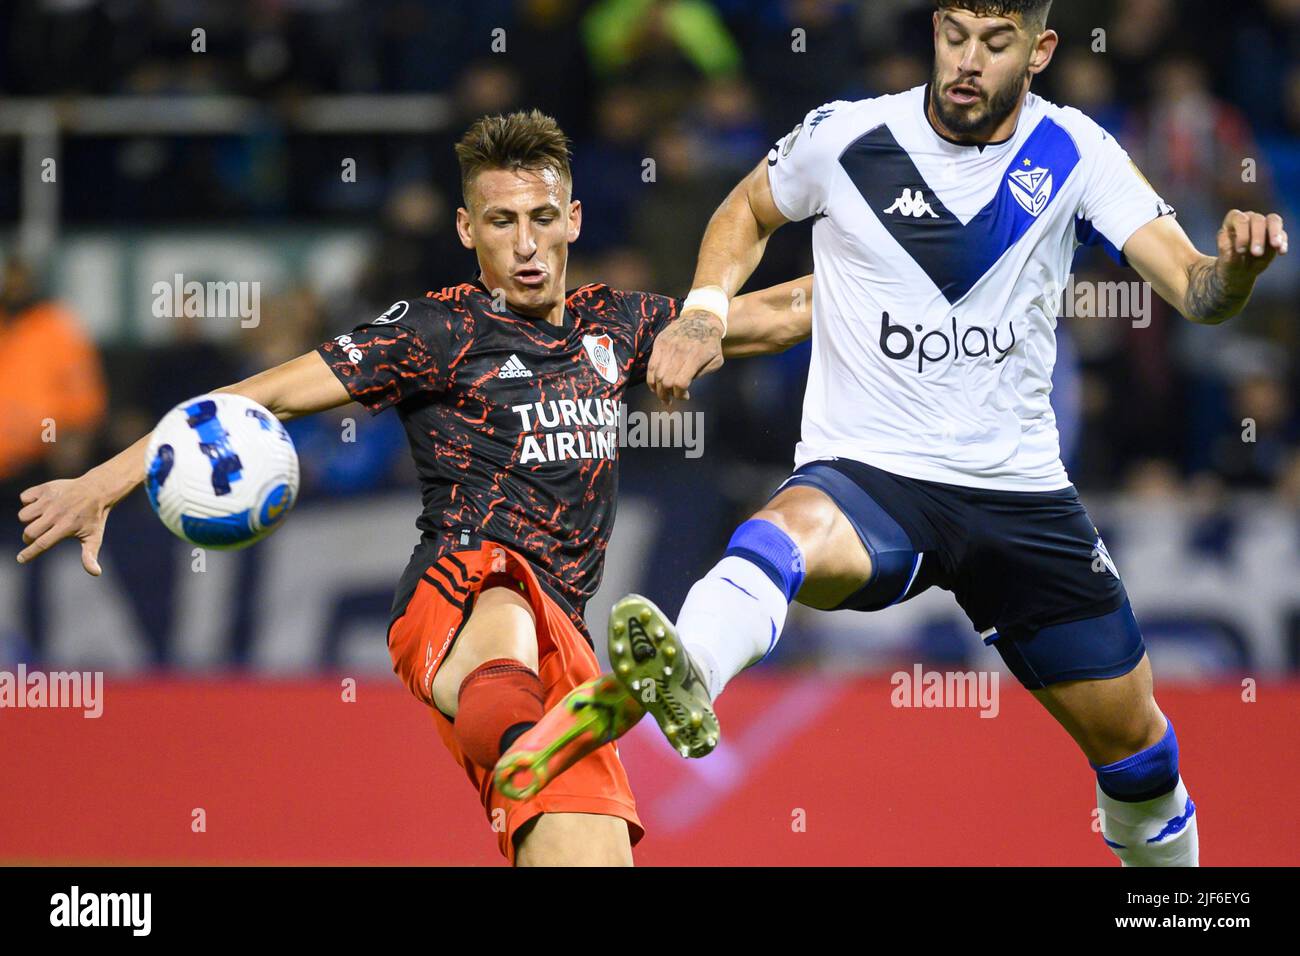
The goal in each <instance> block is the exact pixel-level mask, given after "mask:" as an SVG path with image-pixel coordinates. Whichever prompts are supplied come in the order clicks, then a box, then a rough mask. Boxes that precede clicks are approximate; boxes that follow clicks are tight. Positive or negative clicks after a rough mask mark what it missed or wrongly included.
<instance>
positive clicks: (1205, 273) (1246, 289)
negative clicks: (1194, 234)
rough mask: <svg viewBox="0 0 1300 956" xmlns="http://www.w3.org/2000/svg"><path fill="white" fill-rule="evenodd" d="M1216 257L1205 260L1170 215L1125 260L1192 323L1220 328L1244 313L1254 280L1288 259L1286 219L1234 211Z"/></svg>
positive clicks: (1137, 236) (1131, 243)
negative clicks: (1279, 260)
mask: <svg viewBox="0 0 1300 956" xmlns="http://www.w3.org/2000/svg"><path fill="white" fill-rule="evenodd" d="M1218 240H1219V249H1218V253H1219V254H1218V255H1217V256H1207V255H1202V254H1201V253H1200V252H1199V251H1198V250H1197V248H1196V247H1195V246H1194V245H1192V241H1191V239H1189V238H1188V237H1187V233H1185V232H1184V231H1183V228H1182V226H1180V225H1179V224H1178V222H1177V221H1176V220H1175V219H1173V217H1171V216H1162V217H1161V218H1159V219H1155V220H1152V221H1151V222H1149V223H1147V224H1146V225H1145V226H1143V227H1142V228H1141V229H1139V230H1138V231H1137V232H1135V233H1134V234H1133V236H1132V237H1131V238H1130V239H1129V240H1128V242H1126V243H1125V244H1124V255H1125V257H1126V258H1127V259H1128V261H1129V262H1130V263H1131V264H1132V265H1133V268H1135V269H1137V271H1138V274H1139V275H1141V276H1142V278H1143V279H1145V280H1146V281H1147V282H1150V283H1151V286H1152V288H1154V289H1155V290H1156V292H1157V293H1158V294H1159V295H1160V297H1161V298H1162V299H1164V300H1165V301H1166V302H1168V303H1169V304H1170V305H1172V306H1173V307H1174V308H1175V309H1177V310H1178V311H1179V312H1180V313H1182V315H1184V316H1185V317H1186V318H1188V319H1190V320H1191V321H1193V322H1198V323H1202V324H1206V325H1218V324H1219V323H1220V322H1224V321H1226V320H1228V319H1230V318H1232V317H1233V316H1234V315H1236V314H1237V313H1238V312H1240V311H1241V310H1242V309H1243V308H1244V307H1245V305H1246V302H1247V301H1248V300H1249V299H1250V294H1251V292H1252V290H1253V289H1254V288H1255V280H1256V279H1258V278H1259V275H1260V273H1262V272H1263V271H1264V270H1265V269H1267V268H1268V267H1269V265H1270V264H1271V263H1272V262H1273V260H1274V259H1275V258H1276V257H1277V256H1278V255H1279V254H1280V255H1286V252H1287V235H1286V228H1285V226H1284V225H1283V222H1282V217H1281V216H1279V215H1277V214H1276V213H1273V214H1271V215H1268V216H1265V215H1263V214H1262V213H1257V212H1242V211H1240V210H1238V209H1233V210H1232V211H1231V212H1229V213H1228V215H1227V216H1225V217H1224V220H1223V225H1222V226H1221V227H1220V229H1219V236H1218Z"/></svg>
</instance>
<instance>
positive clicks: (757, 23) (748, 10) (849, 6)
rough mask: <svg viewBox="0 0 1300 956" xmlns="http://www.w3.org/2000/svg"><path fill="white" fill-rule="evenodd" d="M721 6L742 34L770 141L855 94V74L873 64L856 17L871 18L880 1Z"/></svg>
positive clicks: (782, 0) (740, 1)
mask: <svg viewBox="0 0 1300 956" xmlns="http://www.w3.org/2000/svg"><path fill="white" fill-rule="evenodd" d="M720 6H721V7H722V9H723V10H724V11H725V12H726V13H727V15H728V17H729V21H730V23H731V24H732V25H733V29H734V30H735V31H736V32H737V34H738V35H739V36H741V37H742V38H743V40H742V42H743V48H744V51H745V63H746V67H747V70H748V74H749V77H750V79H751V80H752V81H753V83H754V84H755V86H756V88H757V90H758V98H759V100H760V102H762V103H763V108H764V119H765V120H766V121H767V123H768V124H769V125H768V127H767V130H766V132H767V138H768V139H769V140H770V139H774V138H776V137H778V136H783V135H785V134H786V133H787V132H789V131H790V127H792V126H794V124H795V123H797V122H799V120H801V119H802V118H803V117H804V116H805V115H806V114H807V113H808V112H809V111H810V110H812V109H814V108H815V107H817V106H820V105H821V104H822V103H826V102H828V101H830V100H835V99H842V98H845V97H846V96H850V95H852V91H853V88H854V80H855V78H856V77H857V76H858V75H859V71H860V69H861V67H862V66H863V64H865V63H868V62H870V60H869V58H868V57H867V56H865V55H864V51H863V45H862V43H861V41H860V33H859V30H858V29H857V26H856V23H855V19H856V18H858V17H867V16H869V13H868V12H867V11H868V9H869V8H877V7H878V5H877V4H857V3H851V2H846V0H763V2H759V3H751V2H749V0H722V2H721V3H720ZM872 35H873V36H874V35H875V34H872Z"/></svg>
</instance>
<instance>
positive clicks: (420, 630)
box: [388, 541, 645, 863]
mask: <svg viewBox="0 0 1300 956" xmlns="http://www.w3.org/2000/svg"><path fill="white" fill-rule="evenodd" d="M503 574H504V575H506V576H508V577H509V578H511V579H513V580H514V581H516V582H518V583H519V585H521V586H522V587H521V590H522V591H523V593H524V595H525V596H526V597H527V599H528V603H529V604H530V605H532V609H533V616H534V618H535V619H536V621H537V665H538V676H539V677H540V678H541V681H542V686H543V688H544V689H545V692H546V701H545V705H546V708H547V709H548V710H549V709H550V708H551V707H554V706H555V705H556V704H557V703H559V701H560V700H561V698H563V697H564V695H565V694H567V693H568V692H569V691H571V690H573V688H575V687H577V686H578V685H579V684H581V683H583V682H584V681H588V680H590V679H591V678H593V677H596V676H598V675H599V674H600V664H599V662H598V661H597V660H596V655H595V653H594V652H593V651H592V649H591V645H590V644H588V643H587V641H586V639H585V638H584V637H583V636H582V634H581V633H580V632H579V631H578V629H577V627H576V626H574V623H573V621H572V620H570V618H569V616H568V615H567V614H566V613H565V612H564V610H563V609H562V608H561V607H560V606H559V605H558V604H557V603H556V602H555V601H554V600H553V599H552V598H551V597H550V595H548V594H547V593H546V592H545V591H544V590H542V586H541V585H540V584H539V583H538V582H537V577H536V575H534V574H533V569H532V568H531V567H530V566H529V564H528V562H527V561H526V560H525V559H524V558H522V557H520V556H519V555H518V554H516V553H515V552H514V551H511V550H510V549H509V548H506V547H504V546H502V545H499V544H494V543H492V542H488V541H485V542H483V544H482V545H481V546H480V547H479V548H477V549H474V550H467V551H456V552H450V553H447V554H444V555H443V556H442V557H441V558H439V559H438V561H437V562H435V563H434V564H433V565H431V566H430V567H429V569H428V570H427V571H426V572H425V573H424V576H423V578H422V579H421V580H420V582H419V584H418V585H417V586H416V589H415V593H414V594H413V595H412V596H411V600H410V603H409V604H407V606H406V610H405V611H404V612H403V613H402V616H401V617H399V618H398V619H397V620H396V621H394V622H393V624H392V627H390V628H389V630H388V651H389V653H390V654H391V655H392V658H393V670H394V671H395V672H396V673H397V676H398V677H400V678H401V679H402V680H403V681H404V682H405V684H406V686H407V687H408V688H410V690H411V693H413V694H414V695H415V696H416V697H418V698H419V699H420V700H421V701H423V702H424V703H425V704H427V705H428V706H429V709H430V711H431V712H432V714H433V721H434V724H436V725H437V728H438V734H439V735H440V736H441V737H442V741H443V743H444V744H446V745H447V749H448V750H450V751H451V755H452V756H453V757H455V758H456V762H457V763H458V764H460V765H461V767H462V768H464V770H465V773H466V774H467V775H468V777H469V779H470V782H471V783H473V784H474V786H475V787H477V788H478V792H479V797H480V799H481V800H482V801H483V806H484V808H485V810H486V811H487V816H488V820H489V822H490V823H491V825H492V828H493V829H494V830H495V831H496V833H497V843H498V845H499V846H500V848H501V852H502V853H503V854H504V855H505V857H506V859H507V860H509V861H510V862H511V863H514V859H515V843H514V836H515V832H516V831H517V830H518V829H519V827H521V826H522V825H523V824H524V823H526V822H527V821H529V820H531V819H532V818H533V817H535V816H537V815H538V814H540V813H599V814H605V815H607V816H612V817H619V818H621V819H623V820H626V821H627V827H628V834H629V836H630V837H631V841H632V843H633V845H635V844H636V842H637V841H638V840H640V839H641V837H642V835H643V834H644V832H645V831H644V829H643V828H642V826H641V821H640V819H639V818H638V817H637V815H636V801H635V800H634V799H633V797H632V788H631V787H630V786H629V784H628V782H627V773H626V772H625V771H624V770H623V764H622V762H621V761H620V760H619V759H618V750H617V747H616V745H615V744H612V743H611V744H610V745H609V746H607V747H601V748H600V749H599V750H597V751H595V752H593V753H590V754H588V755H587V756H586V757H584V758H583V759H582V760H580V761H578V762H577V763H576V764H574V765H573V766H572V767H570V768H569V769H568V770H566V771H565V772H564V773H563V774H561V775H560V776H559V777H558V778H557V779H556V780H554V781H552V782H551V784H550V785H549V786H548V787H547V788H546V789H545V790H543V791H542V792H541V793H539V794H537V795H536V796H535V797H533V798H531V799H529V800H522V801H517V800H509V799H507V798H506V797H503V796H502V795H501V794H500V793H498V792H497V791H496V788H495V787H493V786H492V774H491V772H490V771H488V770H485V769H484V768H482V767H480V766H478V765H477V764H475V763H473V762H472V761H470V760H468V759H467V758H466V757H465V755H464V754H463V753H462V752H461V749H460V747H459V746H458V745H457V743H456V737H455V735H454V733H453V731H452V722H451V720H449V719H448V718H447V715H446V714H444V713H443V712H442V711H440V710H439V709H438V708H437V707H436V706H434V703H433V677H434V675H435V674H437V673H438V667H439V666H440V665H441V664H442V662H443V661H444V660H446V659H447V652H448V651H449V650H450V649H451V646H452V642H453V641H454V640H455V639H456V635H457V634H458V633H459V632H460V628H461V625H462V623H464V620H465V617H466V612H467V605H468V609H469V610H472V607H473V604H472V602H473V598H474V597H475V596H477V594H478V592H479V589H480V588H481V587H482V585H483V582H484V580H485V579H487V578H488V577H489V576H490V577H492V578H493V579H494V583H499V582H500V581H501V580H502V578H500V577H499V576H500V575H503Z"/></svg>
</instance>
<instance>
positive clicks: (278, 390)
mask: <svg viewBox="0 0 1300 956" xmlns="http://www.w3.org/2000/svg"><path fill="white" fill-rule="evenodd" d="M213 391H214V392H231V393H233V394H235V395H243V396H244V397H245V398H251V399H252V400H253V401H255V402H257V403H258V404H259V405H261V406H262V407H263V408H265V409H266V410H267V411H269V412H271V413H273V414H274V415H275V417H276V418H278V419H280V420H281V421H288V420H289V419H291V418H301V417H302V416H303V415H314V414H315V413H316V412H323V411H325V410H327V409H330V408H337V407H338V406H339V405H346V404H347V403H348V402H350V401H352V398H351V396H349V395H348V391H347V389H346V388H344V387H343V383H342V382H340V381H339V380H338V377H337V376H336V375H335V374H334V373H333V372H332V371H331V370H330V367H329V366H328V365H327V364H325V360H324V359H323V358H321V357H320V353H319V352H308V353H306V354H305V355H300V356H298V357H297V358H295V359H290V360H289V361H287V362H285V363H283V364H282V365H277V366H276V367H275V368H269V369H267V370H266V371H265V372H258V373H257V374H256V375H253V376H250V377H249V378H246V379H244V380H243V381H242V382H236V383H235V384H234V385H227V386H225V387H224V388H215V389H213Z"/></svg>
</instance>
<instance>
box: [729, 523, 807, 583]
mask: <svg viewBox="0 0 1300 956" xmlns="http://www.w3.org/2000/svg"><path fill="white" fill-rule="evenodd" d="M763 514H764V512H761V511H760V512H759V514H758V515H756V516H755V517H753V518H750V519H749V520H748V521H746V522H745V523H744V524H742V525H741V526H740V527H739V528H737V529H736V530H735V532H734V533H733V534H732V536H731V540H730V541H728V542H727V551H726V556H727V557H739V558H743V559H745V560H746V561H748V562H750V563H751V564H753V565H755V566H757V567H758V568H759V569H760V570H762V571H763V573H764V574H766V575H767V577H768V578H769V579H770V580H771V581H772V583H773V584H775V585H776V586H777V588H779V589H780V590H781V592H782V593H783V594H784V595H785V599H786V602H787V603H788V602H790V601H793V600H794V596H795V595H796V594H798V593H799V588H800V587H801V586H802V584H803V580H804V552H803V549H802V548H801V547H800V546H799V544H798V542H797V541H795V539H794V538H793V537H791V535H790V533H789V532H788V531H787V530H786V529H785V528H783V527H782V526H781V525H779V524H777V523H776V522H774V521H769V520H768V519H766V518H764V517H761V515H763Z"/></svg>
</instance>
